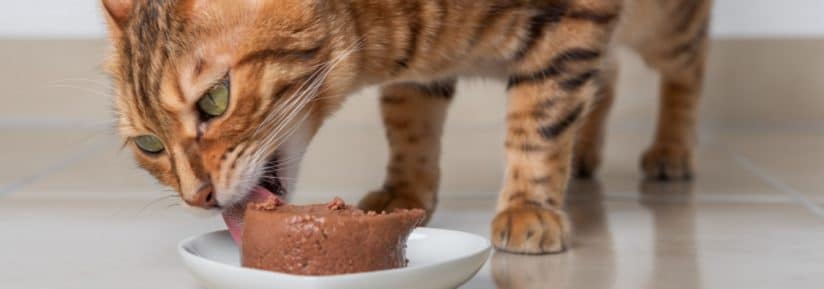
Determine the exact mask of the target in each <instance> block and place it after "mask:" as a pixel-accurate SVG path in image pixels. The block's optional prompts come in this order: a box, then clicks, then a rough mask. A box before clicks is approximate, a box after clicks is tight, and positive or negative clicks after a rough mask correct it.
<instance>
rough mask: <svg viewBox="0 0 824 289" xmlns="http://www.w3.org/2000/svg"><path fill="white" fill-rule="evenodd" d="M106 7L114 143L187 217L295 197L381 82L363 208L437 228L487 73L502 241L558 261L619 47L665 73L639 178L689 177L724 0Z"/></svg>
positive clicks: (316, 0)
mask: <svg viewBox="0 0 824 289" xmlns="http://www.w3.org/2000/svg"><path fill="white" fill-rule="evenodd" d="M102 4H103V10H104V14H105V15H106V19H107V23H108V28H109V31H110V39H111V44H112V49H111V53H110V56H109V58H108V59H107V61H106V67H107V70H108V72H109V73H110V75H111V76H112V78H113V81H114V83H115V90H116V91H115V94H116V97H115V107H116V110H117V112H118V114H117V118H118V128H119V133H120V134H121V135H122V137H123V139H124V141H125V143H126V145H127V146H129V147H131V148H133V150H134V156H135V158H136V160H137V162H138V164H139V165H140V166H141V167H142V168H144V169H145V170H147V171H148V172H149V173H151V174H152V175H153V176H154V177H155V178H157V179H158V180H159V182H160V183H162V184H164V185H166V186H169V187H171V188H173V189H175V190H176V191H178V192H179V194H180V197H181V198H182V199H183V201H184V202H185V203H186V204H187V205H188V206H191V207H196V208H203V209H210V210H221V211H223V212H224V216H225V217H226V218H227V223H232V222H234V223H237V222H238V221H237V218H238V216H237V215H236V213H226V212H232V211H237V209H236V208H238V207H242V206H243V204H244V203H246V202H249V201H252V200H255V199H257V198H262V197H265V196H266V195H268V194H275V195H281V196H285V195H288V193H290V192H292V191H293V190H294V188H293V186H294V178H295V177H296V176H297V170H298V166H299V163H300V159H301V157H302V155H303V153H304V151H305V149H306V147H307V146H308V144H309V142H310V140H311V139H312V137H313V136H314V135H315V133H316V132H317V131H318V129H319V127H320V126H321V125H322V123H323V122H324V120H325V119H326V118H327V117H328V116H329V115H331V114H332V113H334V112H335V111H336V110H337V109H338V108H339V107H340V106H341V105H342V103H343V102H344V100H345V99H346V98H347V96H348V95H350V94H351V93H353V92H354V91H356V90H358V89H361V88H363V87H365V86H369V85H381V86H382V88H381V95H382V96H381V98H380V103H381V112H382V116H383V121H384V123H385V125H386V134H387V137H388V139H389V144H390V150H391V158H390V159H391V160H390V163H389V165H388V172H387V178H386V180H385V182H384V185H383V186H382V187H381V189H379V190H376V191H373V192H371V193H368V194H367V195H366V196H365V197H364V198H363V199H362V200H361V202H360V207H362V208H364V209H368V210H377V211H380V210H390V209H394V208H423V209H426V210H427V212H428V213H429V214H430V216H431V214H432V212H434V210H435V206H436V203H437V195H436V192H437V190H438V185H439V180H440V168H439V157H440V146H441V143H440V138H441V135H442V133H443V122H444V118H445V116H446V113H447V107H448V106H449V103H450V101H451V99H452V98H453V96H454V95H455V83H456V79H457V77H459V76H478V75H480V76H484V77H491V78H501V79H503V80H505V81H507V88H506V93H507V95H506V100H507V115H506V116H505V119H506V124H507V125H506V127H507V130H506V142H505V149H506V160H507V164H506V170H505V176H504V183H503V187H502V188H501V190H500V197H499V201H498V206H497V212H496V213H497V215H496V216H495V217H494V219H493V220H492V222H491V240H492V243H493V244H494V246H495V247H496V248H498V249H499V250H502V251H507V252H513V253H523V254H547V253H558V252H562V251H564V250H566V249H567V248H568V247H569V246H570V243H569V240H570V239H569V237H570V234H571V228H570V222H569V221H568V219H567V216H566V213H565V212H564V200H565V196H564V191H565V188H566V186H567V183H568V181H569V179H570V178H571V177H592V176H593V175H594V174H595V172H596V170H597V168H598V167H599V164H600V162H601V147H602V146H603V145H602V144H603V138H604V126H605V122H606V119H607V114H608V112H609V110H610V106H611V104H612V102H613V98H614V94H615V79H616V71H617V69H616V65H617V63H616V61H615V59H614V56H613V55H614V53H613V52H612V51H613V50H614V47H615V46H617V45H618V44H624V45H627V46H629V47H631V48H633V49H634V50H635V51H637V52H638V53H639V54H640V55H641V56H642V57H643V59H644V60H645V61H646V63H647V64H648V65H649V66H651V67H653V68H655V69H657V70H658V71H659V72H660V73H661V76H662V80H661V92H660V96H661V106H660V114H659V120H658V128H657V134H656V136H655V138H654V142H653V143H652V146H651V147H650V148H649V149H648V150H647V151H646V153H645V154H644V155H643V159H642V161H641V164H642V165H641V167H642V170H643V172H644V173H645V175H646V176H647V177H648V178H654V179H661V180H681V179H688V178H690V177H691V176H692V174H693V167H694V164H693V156H692V147H693V146H694V142H695V132H694V131H695V127H696V121H697V120H696V110H697V105H698V99H699V96H700V92H701V89H702V82H703V78H704V70H705V69H704V67H705V63H706V57H707V53H708V48H707V46H708V28H709V20H710V9H711V6H712V0H339V1H325V0H208V1H207V0H142V1H141V0H102ZM502 97H504V94H502ZM502 118H503V117H502ZM573 152H574V153H573ZM233 218H234V219H235V220H234V221H232V219H233ZM231 227H232V226H231V224H230V228H231Z"/></svg>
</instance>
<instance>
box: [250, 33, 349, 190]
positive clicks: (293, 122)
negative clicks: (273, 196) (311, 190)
mask: <svg viewBox="0 0 824 289" xmlns="http://www.w3.org/2000/svg"><path fill="white" fill-rule="evenodd" d="M359 43H360V41H358V42H355V43H353V44H352V46H350V47H349V48H347V49H346V50H345V51H343V52H342V53H341V54H340V55H337V56H336V57H335V58H334V59H332V60H330V61H328V62H326V63H323V64H320V65H318V66H317V67H316V69H315V71H314V72H313V73H312V74H311V75H310V76H309V78H307V79H306V81H304V82H303V83H302V84H301V85H300V86H299V87H298V89H297V91H296V92H295V93H294V94H292V95H290V96H288V97H284V98H281V99H279V100H278V101H277V102H276V103H275V104H274V106H273V107H274V108H275V110H274V111H273V112H271V113H270V114H269V115H268V116H267V117H266V118H265V119H264V120H263V121H262V122H261V124H260V125H259V126H258V127H257V128H256V129H255V131H254V134H253V138H252V139H255V140H259V141H258V143H257V149H256V150H255V151H254V152H253V153H252V154H251V155H250V156H249V161H248V163H249V166H248V167H247V171H246V172H244V173H243V174H242V175H241V178H240V179H241V180H242V182H241V183H244V184H247V186H248V184H252V183H253V182H256V181H257V180H258V179H260V178H262V177H263V176H267V175H277V174H269V173H271V172H273V171H276V170H281V169H284V168H286V167H289V166H290V165H292V164H293V163H294V162H296V161H298V160H300V159H301V158H302V156H303V151H301V152H297V153H295V152H290V153H292V155H291V156H290V159H288V160H280V161H279V162H278V163H276V164H274V165H269V166H267V161H268V158H269V157H270V156H271V155H272V154H274V153H275V152H276V151H277V149H278V148H280V147H281V145H283V144H284V142H286V141H287V140H288V139H289V137H291V136H292V135H293V134H294V133H295V132H296V131H297V130H298V129H300V128H301V126H302V125H303V123H304V122H305V121H306V120H307V119H308V118H309V114H308V112H307V111H306V110H305V108H306V107H307V106H308V105H309V104H311V103H312V102H314V101H317V100H318V99H320V97H319V95H320V92H321V90H322V89H323V87H324V85H325V84H326V80H327V78H328V76H329V73H330V72H331V71H333V70H334V69H335V67H336V66H337V65H338V64H340V63H341V62H343V60H345V59H346V58H347V57H349V56H350V55H351V54H352V53H354V52H355V51H357V48H358V47H360V45H359ZM276 178H279V179H282V180H286V178H281V177H276Z"/></svg>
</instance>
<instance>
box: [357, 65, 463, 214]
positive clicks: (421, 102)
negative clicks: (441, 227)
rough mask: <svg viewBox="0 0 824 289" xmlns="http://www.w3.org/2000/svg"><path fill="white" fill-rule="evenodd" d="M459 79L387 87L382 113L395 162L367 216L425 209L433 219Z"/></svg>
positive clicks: (369, 200)
mask: <svg viewBox="0 0 824 289" xmlns="http://www.w3.org/2000/svg"><path fill="white" fill-rule="evenodd" d="M455 83H456V81H455V80H454V79H448V80H443V81H438V82H433V83H427V84H419V83H399V84H391V85H387V86H384V87H383V88H382V92H381V113H382V116H383V122H384V125H385V126H386V137H387V139H388V140H389V150H390V160H389V165H388V166H387V171H386V179H385V181H384V184H383V187H382V188H381V189H379V190H377V191H374V192H371V193H369V194H368V195H366V196H365V197H364V198H363V199H362V200H361V201H360V204H359V207H360V208H362V209H365V210H373V211H383V210H387V211H389V210H392V209H396V208H402V209H407V208H421V209H425V210H426V212H427V220H428V219H429V217H431V215H432V213H433V212H434V210H435V206H436V204H437V200H438V197H437V191H438V185H439V182H440V154H441V136H442V134H443V125H444V121H445V119H446V113H447V109H448V107H449V103H450V101H451V99H452V97H453V96H454V94H455Z"/></svg>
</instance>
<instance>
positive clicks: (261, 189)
mask: <svg viewBox="0 0 824 289" xmlns="http://www.w3.org/2000/svg"><path fill="white" fill-rule="evenodd" d="M278 160H279V159H278V158H277V157H273V158H272V159H271V160H270V161H269V162H267V164H266V165H265V166H264V168H267V169H265V172H264V174H263V175H262V176H261V177H260V180H259V181H258V184H257V185H256V186H255V187H254V188H252V190H251V191H249V192H247V194H246V197H244V198H243V199H242V200H241V201H239V202H237V203H235V204H234V205H232V206H230V207H227V208H226V209H224V210H223V220H224V221H225V222H226V227H227V228H228V229H229V233H230V234H231V235H232V239H234V240H235V243H236V244H238V245H240V244H241V239H242V234H243V216H244V214H245V211H246V206H247V205H248V204H249V203H257V202H262V201H264V200H267V199H269V198H272V197H276V198H279V199H281V200H282V201H286V200H285V196H286V194H287V191H286V187H285V186H284V185H283V183H282V181H281V178H280V177H279V175H278V170H277V169H276V168H278V167H279V161H278Z"/></svg>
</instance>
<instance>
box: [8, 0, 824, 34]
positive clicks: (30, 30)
mask: <svg viewBox="0 0 824 289" xmlns="http://www.w3.org/2000/svg"><path fill="white" fill-rule="evenodd" d="M138 1H139V0H138ZM716 4H717V7H716V12H715V25H714V27H713V28H714V34H715V35H717V36H721V37H775V36H779V37H787V36H824V15H823V14H822V13H823V12H824V0H780V1H779V0H716ZM104 33H105V28H104V25H103V20H102V18H101V16H100V11H99V7H98V0H0V37H61V38H63V37H69V38H77V37H100V36H102V35H104Z"/></svg>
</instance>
